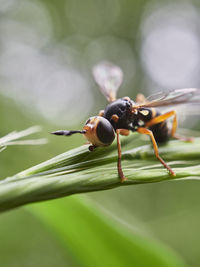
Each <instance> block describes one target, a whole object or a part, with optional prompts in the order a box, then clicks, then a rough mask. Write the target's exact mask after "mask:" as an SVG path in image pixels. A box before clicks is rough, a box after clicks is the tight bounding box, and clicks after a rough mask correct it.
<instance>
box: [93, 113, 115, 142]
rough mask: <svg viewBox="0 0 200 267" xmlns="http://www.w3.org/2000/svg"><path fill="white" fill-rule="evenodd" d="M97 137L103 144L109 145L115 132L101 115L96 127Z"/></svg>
mask: <svg viewBox="0 0 200 267" xmlns="http://www.w3.org/2000/svg"><path fill="white" fill-rule="evenodd" d="M96 133H97V137H98V139H99V140H100V141H101V142H102V143H103V144H105V145H109V144H111V143H112V142H113V140H114V139H115V132H114V129H113V126H112V124H111V123H110V122H109V121H108V120H107V119H105V118H103V117H101V118H100V120H99V123H98V125H97V128H96Z"/></svg>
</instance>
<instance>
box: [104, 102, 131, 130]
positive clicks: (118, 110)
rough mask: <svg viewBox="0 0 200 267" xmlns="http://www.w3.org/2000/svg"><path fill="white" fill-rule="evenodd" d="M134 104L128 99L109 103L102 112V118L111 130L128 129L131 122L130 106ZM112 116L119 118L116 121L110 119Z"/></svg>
mask: <svg viewBox="0 0 200 267" xmlns="http://www.w3.org/2000/svg"><path fill="white" fill-rule="evenodd" d="M133 104H134V102H133V101H132V100H129V99H126V98H125V99H124V98H120V99H117V100H116V101H113V102H112V103H110V104H109V105H108V106H107V107H106V108H105V110H104V118H106V119H107V120H109V121H110V123H111V124H112V126H113V128H114V129H115V130H116V129H129V124H130V123H131V121H132V116H133V114H132V112H131V111H132V106H133ZM113 115H117V116H118V117H119V119H118V121H117V122H116V121H115V120H113V119H112V116H113Z"/></svg>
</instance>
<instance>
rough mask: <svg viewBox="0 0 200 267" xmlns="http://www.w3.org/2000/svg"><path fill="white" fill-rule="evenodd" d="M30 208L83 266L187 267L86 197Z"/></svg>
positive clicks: (168, 251) (174, 255)
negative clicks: (106, 213)
mask: <svg viewBox="0 0 200 267" xmlns="http://www.w3.org/2000/svg"><path fill="white" fill-rule="evenodd" d="M30 208H31V210H32V211H33V212H34V213H35V214H36V215H37V216H39V218H40V219H42V220H43V221H44V222H45V224H47V225H48V227H49V228H50V229H51V230H52V231H53V232H55V233H56V234H57V236H58V237H59V239H60V240H61V241H62V243H63V244H64V246H65V247H66V248H67V249H68V250H69V251H70V252H71V254H72V255H73V256H74V257H75V258H76V260H77V261H79V263H80V266H87V267H90V266H91V267H93V266H96V267H101V266H109V267H110V266H111V267H112V266H115V267H118V266H119V267H121V266H126V267H128V266H140V267H141V266H149V267H150V266H162V267H165V266H166V267H167V266H169V267H173V266H181V267H182V266H185V265H184V263H183V262H182V260H181V259H180V258H179V257H178V256H177V255H176V254H175V253H174V252H172V251H171V250H170V249H168V248H166V247H164V246H163V245H162V244H160V243H158V242H155V241H154V240H152V239H150V238H149V239H147V238H146V237H144V236H142V235H141V234H139V233H136V232H133V230H132V229H130V228H129V227H127V225H125V224H124V225H123V224H122V223H121V222H119V221H117V220H116V219H114V218H111V216H109V215H105V213H104V212H102V211H101V210H100V208H99V207H98V206H97V205H95V204H94V203H92V202H91V201H90V199H88V198H86V197H83V196H82V197H80V196H79V197H78V196H76V197H70V198H68V199H67V200H62V199H61V200H57V201H53V202H52V201H51V202H48V203H43V204H39V205H37V206H36V205H34V206H31V207H30Z"/></svg>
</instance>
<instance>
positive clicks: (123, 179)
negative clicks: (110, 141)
mask: <svg viewBox="0 0 200 267" xmlns="http://www.w3.org/2000/svg"><path fill="white" fill-rule="evenodd" d="M116 134H117V151H118V161H117V169H118V174H119V177H120V179H121V182H122V183H123V182H124V181H126V177H125V176H124V174H123V171H122V167H121V158H122V153H121V144H120V139H119V134H120V129H117V130H116Z"/></svg>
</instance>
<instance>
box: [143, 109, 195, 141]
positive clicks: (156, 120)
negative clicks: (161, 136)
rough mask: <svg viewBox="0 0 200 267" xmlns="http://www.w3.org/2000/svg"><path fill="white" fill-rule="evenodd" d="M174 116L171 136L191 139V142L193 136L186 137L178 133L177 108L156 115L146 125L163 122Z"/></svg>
mask: <svg viewBox="0 0 200 267" xmlns="http://www.w3.org/2000/svg"><path fill="white" fill-rule="evenodd" d="M172 116H174V118H173V122H172V130H171V136H172V137H174V138H175V139H178V140H181V141H187V142H188V141H189V142H191V141H192V138H191V137H184V136H180V135H178V134H176V129H177V125H178V122H177V116H176V111H175V110H172V111H169V112H167V113H165V114H162V115H160V116H157V117H154V118H153V119H151V120H150V121H148V122H147V123H146V124H145V126H147V127H150V126H152V125H154V124H157V123H160V122H163V121H165V120H167V119H168V118H170V117H172Z"/></svg>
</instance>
